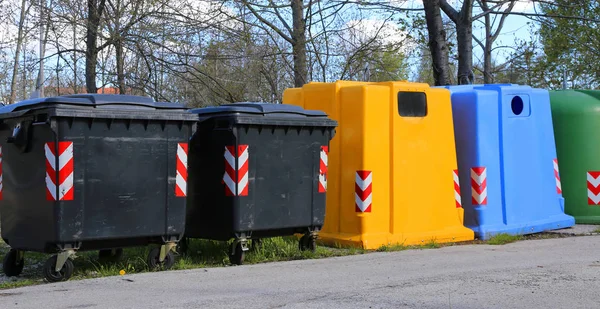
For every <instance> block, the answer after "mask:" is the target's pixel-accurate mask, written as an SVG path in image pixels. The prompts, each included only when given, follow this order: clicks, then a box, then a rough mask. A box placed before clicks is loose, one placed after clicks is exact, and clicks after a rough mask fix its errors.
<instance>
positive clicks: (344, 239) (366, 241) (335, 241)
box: [319, 226, 474, 250]
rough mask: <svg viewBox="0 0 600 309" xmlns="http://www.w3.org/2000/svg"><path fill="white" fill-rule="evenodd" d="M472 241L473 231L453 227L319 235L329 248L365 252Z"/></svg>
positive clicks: (324, 233)
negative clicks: (397, 246)
mask: <svg viewBox="0 0 600 309" xmlns="http://www.w3.org/2000/svg"><path fill="white" fill-rule="evenodd" d="M473 239H474V234H473V231H472V230H470V229H468V228H466V227H464V226H453V227H448V228H445V229H443V230H437V231H427V232H412V233H399V234H389V233H381V234H361V235H356V234H342V233H327V232H323V231H321V232H320V233H319V242H320V243H323V244H325V245H329V246H343V247H358V248H362V249H366V250H375V249H379V248H381V247H382V246H394V245H404V246H413V245H427V244H430V243H432V242H435V243H449V242H461V241H469V240H473Z"/></svg>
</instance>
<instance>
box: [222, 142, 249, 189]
mask: <svg viewBox="0 0 600 309" xmlns="http://www.w3.org/2000/svg"><path fill="white" fill-rule="evenodd" d="M236 159H237V164H236ZM248 159H249V154H248V145H239V146H238V147H235V146H225V174H224V175H223V183H225V195H227V196H247V195H248Z"/></svg>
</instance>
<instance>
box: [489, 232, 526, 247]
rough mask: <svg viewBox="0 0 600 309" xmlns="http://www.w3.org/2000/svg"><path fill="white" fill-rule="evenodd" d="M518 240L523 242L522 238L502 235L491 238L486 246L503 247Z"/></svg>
mask: <svg viewBox="0 0 600 309" xmlns="http://www.w3.org/2000/svg"><path fill="white" fill-rule="evenodd" d="M519 240H523V236H521V235H509V234H504V233H503V234H497V235H494V236H492V238H490V239H489V240H488V241H487V242H486V243H487V244H488V245H505V244H509V243H511V242H515V241H519Z"/></svg>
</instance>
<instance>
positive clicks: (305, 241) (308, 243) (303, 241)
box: [298, 235, 317, 252]
mask: <svg viewBox="0 0 600 309" xmlns="http://www.w3.org/2000/svg"><path fill="white" fill-rule="evenodd" d="M298 243H299V246H300V250H301V251H307V250H309V251H311V252H315V251H316V250H317V239H316V238H314V237H310V235H303V236H302V237H301V238H300V241H298Z"/></svg>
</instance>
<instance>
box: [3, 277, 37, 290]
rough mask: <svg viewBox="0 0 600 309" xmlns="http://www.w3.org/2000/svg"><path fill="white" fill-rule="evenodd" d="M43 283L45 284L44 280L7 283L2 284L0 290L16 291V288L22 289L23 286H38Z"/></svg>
mask: <svg viewBox="0 0 600 309" xmlns="http://www.w3.org/2000/svg"><path fill="white" fill-rule="evenodd" d="M42 282H43V281H42V280H32V279H24V280H15V281H7V282H2V283H0V290H4V289H14V288H20V287H23V286H30V285H36V284H41V283H42Z"/></svg>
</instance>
